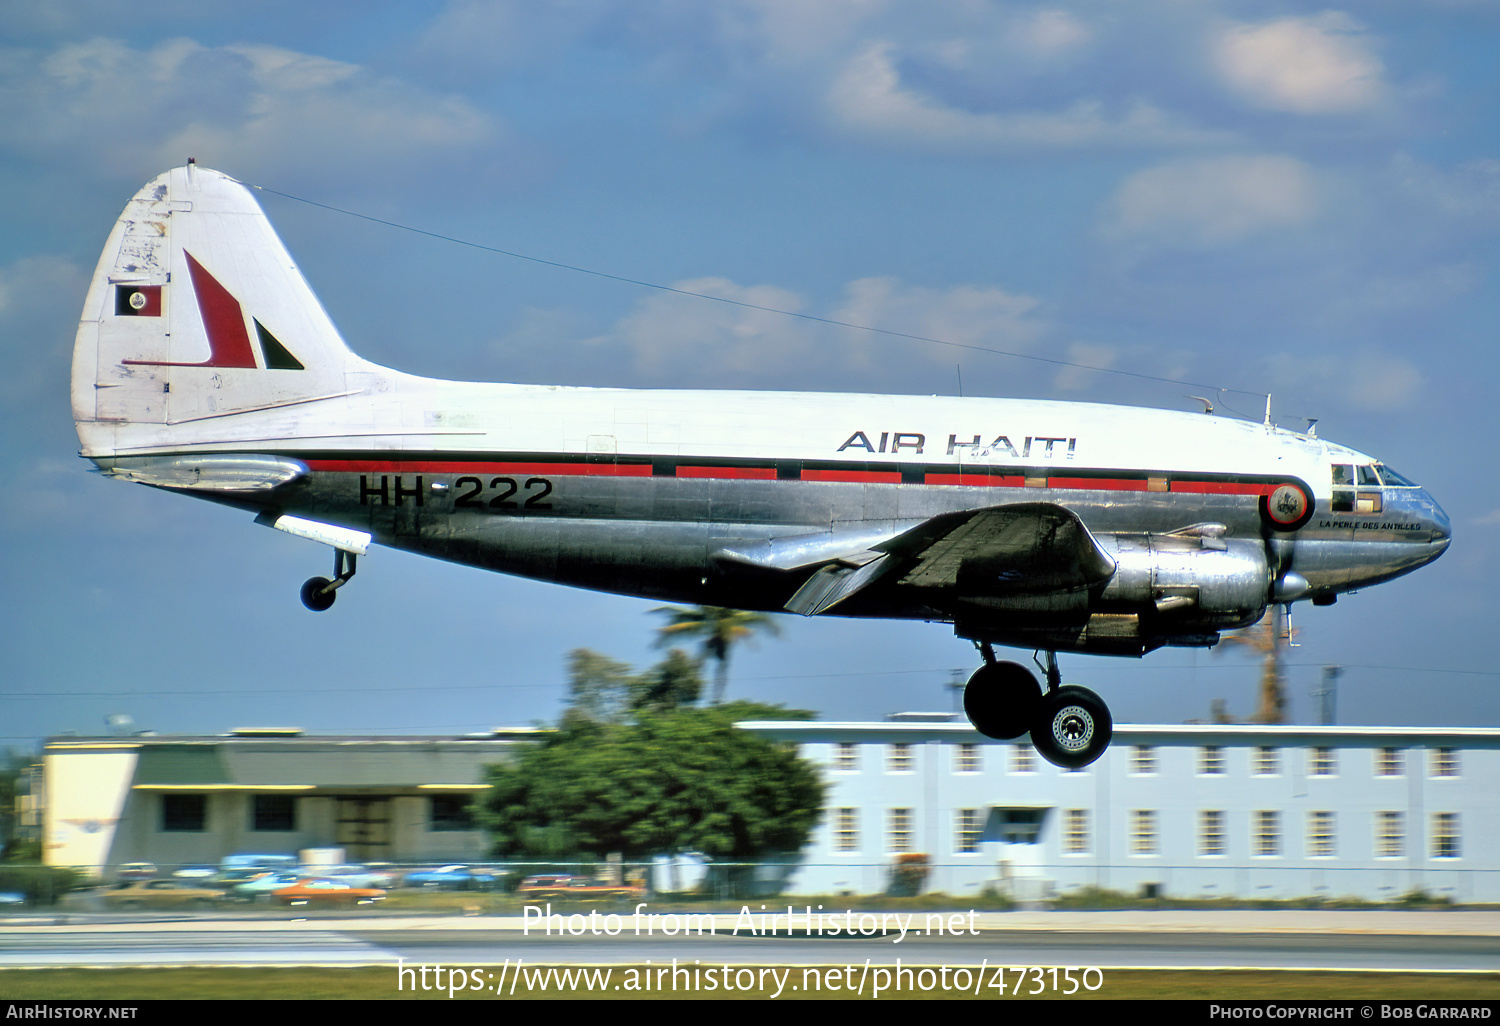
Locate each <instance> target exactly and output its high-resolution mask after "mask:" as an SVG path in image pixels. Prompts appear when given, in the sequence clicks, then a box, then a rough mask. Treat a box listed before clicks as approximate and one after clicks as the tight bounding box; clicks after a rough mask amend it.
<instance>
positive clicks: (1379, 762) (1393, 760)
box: [1375, 748, 1403, 777]
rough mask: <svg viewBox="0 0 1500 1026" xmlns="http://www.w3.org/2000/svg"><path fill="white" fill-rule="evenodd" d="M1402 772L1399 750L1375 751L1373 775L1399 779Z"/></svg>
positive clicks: (1382, 749)
mask: <svg viewBox="0 0 1500 1026" xmlns="http://www.w3.org/2000/svg"><path fill="white" fill-rule="evenodd" d="M1402 772H1403V771H1402V768H1401V749H1399V748H1377V749H1376V750H1375V775H1376V776H1377V777H1399V776H1401V775H1402Z"/></svg>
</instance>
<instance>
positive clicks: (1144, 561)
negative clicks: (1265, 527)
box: [1095, 534, 1271, 622]
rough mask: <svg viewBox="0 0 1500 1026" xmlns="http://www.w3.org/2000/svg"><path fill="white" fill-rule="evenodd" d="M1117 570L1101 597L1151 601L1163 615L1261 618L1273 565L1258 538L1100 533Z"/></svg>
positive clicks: (1100, 542) (1242, 618) (1137, 603)
mask: <svg viewBox="0 0 1500 1026" xmlns="http://www.w3.org/2000/svg"><path fill="white" fill-rule="evenodd" d="M1095 537H1096V539H1097V540H1098V542H1099V545H1100V547H1101V548H1103V549H1104V550H1105V551H1106V552H1108V553H1109V555H1110V557H1111V558H1113V559H1114V561H1115V574H1114V576H1113V577H1111V578H1110V580H1109V583H1108V584H1106V585H1105V586H1104V591H1103V592H1102V593H1101V594H1100V595H1099V601H1100V602H1102V603H1111V604H1112V603H1116V602H1119V603H1128V604H1136V605H1139V604H1144V603H1150V604H1151V605H1153V606H1154V607H1155V608H1156V609H1157V611H1158V612H1160V613H1161V614H1163V615H1164V616H1165V615H1171V614H1174V613H1179V612H1180V613H1181V615H1183V616H1184V617H1189V618H1191V617H1193V616H1194V615H1197V616H1202V615H1205V614H1207V615H1208V616H1210V617H1212V618H1213V619H1215V620H1218V619H1220V618H1225V620H1226V622H1228V621H1231V620H1232V621H1235V622H1238V621H1242V620H1251V621H1252V622H1253V620H1257V619H1259V618H1260V616H1261V614H1262V613H1263V612H1264V611H1265V608H1266V602H1267V599H1268V596H1269V595H1270V591H1271V567H1270V564H1269V563H1268V562H1267V560H1266V549H1265V545H1264V544H1263V543H1262V542H1261V541H1260V540H1259V539H1255V540H1250V539H1241V538H1218V537H1210V536H1197V535H1187V536H1184V535H1161V534H1101V535H1096V536H1095Z"/></svg>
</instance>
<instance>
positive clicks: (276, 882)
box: [229, 869, 305, 901]
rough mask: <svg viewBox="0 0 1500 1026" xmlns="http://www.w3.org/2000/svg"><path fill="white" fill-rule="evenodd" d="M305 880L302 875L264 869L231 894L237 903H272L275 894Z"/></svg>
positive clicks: (242, 883) (234, 888)
mask: <svg viewBox="0 0 1500 1026" xmlns="http://www.w3.org/2000/svg"><path fill="white" fill-rule="evenodd" d="M304 878H305V877H304V874H302V873H278V872H275V871H274V870H270V869H262V870H261V871H260V872H259V873H257V874H256V875H255V876H254V877H252V878H251V879H249V880H245V881H243V882H241V883H237V884H235V885H234V886H233V887H231V888H230V891H229V893H230V894H231V895H232V896H233V897H234V898H235V900H237V901H271V900H272V897H271V896H272V894H273V893H274V892H276V891H279V890H281V889H282V888H284V887H290V886H292V885H293V884H295V883H296V882H297V881H298V880H302V879H304Z"/></svg>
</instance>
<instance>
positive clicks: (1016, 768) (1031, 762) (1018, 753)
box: [1010, 745, 1036, 773]
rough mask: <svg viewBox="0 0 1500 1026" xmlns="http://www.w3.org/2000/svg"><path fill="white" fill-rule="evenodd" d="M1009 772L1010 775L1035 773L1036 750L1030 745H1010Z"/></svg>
mask: <svg viewBox="0 0 1500 1026" xmlns="http://www.w3.org/2000/svg"><path fill="white" fill-rule="evenodd" d="M1010 771H1011V772H1012V773H1035V772H1036V750H1035V749H1033V748H1032V747H1031V746H1030V745H1011V746H1010Z"/></svg>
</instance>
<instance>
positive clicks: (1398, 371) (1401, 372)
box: [1270, 349, 1426, 411]
mask: <svg viewBox="0 0 1500 1026" xmlns="http://www.w3.org/2000/svg"><path fill="white" fill-rule="evenodd" d="M1270 364H1271V369H1272V374H1273V378H1274V380H1275V382H1276V388H1275V390H1276V391H1278V392H1279V391H1292V392H1299V393H1306V391H1307V389H1308V386H1309V384H1310V383H1312V382H1319V383H1321V385H1322V390H1323V391H1324V393H1325V394H1326V395H1327V396H1328V397H1329V399H1331V400H1332V401H1333V402H1334V403H1335V404H1336V405H1340V406H1343V407H1344V408H1346V409H1353V410H1377V411H1379V410H1393V409H1409V408H1410V407H1412V406H1415V405H1416V403H1417V400H1418V399H1419V398H1421V396H1422V394H1423V391H1424V389H1425V387H1426V378H1425V376H1424V375H1423V374H1422V372H1421V371H1420V370H1418V369H1417V367H1416V365H1415V364H1413V363H1412V362H1411V361H1410V360H1406V359H1404V358H1402V357H1399V356H1390V355H1388V354H1386V353H1382V352H1379V351H1376V350H1372V349H1364V350H1359V351H1356V352H1353V353H1341V354H1338V355H1312V354H1309V353H1306V352H1299V353H1283V354H1278V355H1276V356H1274V357H1272V358H1271V360H1270Z"/></svg>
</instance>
